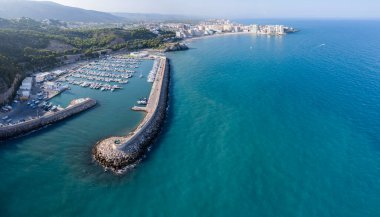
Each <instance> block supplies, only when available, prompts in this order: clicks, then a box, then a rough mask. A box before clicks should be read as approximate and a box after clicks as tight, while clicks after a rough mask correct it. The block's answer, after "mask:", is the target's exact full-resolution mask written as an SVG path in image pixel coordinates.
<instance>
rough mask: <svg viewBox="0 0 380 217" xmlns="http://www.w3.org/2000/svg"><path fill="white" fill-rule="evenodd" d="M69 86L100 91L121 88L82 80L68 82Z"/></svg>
mask: <svg viewBox="0 0 380 217" xmlns="http://www.w3.org/2000/svg"><path fill="white" fill-rule="evenodd" d="M68 83H69V84H72V85H76V86H80V87H85V88H87V87H89V88H91V89H99V90H101V91H111V92H113V91H115V90H117V89H122V88H123V87H121V86H119V85H116V84H115V85H112V84H105V83H99V82H91V81H82V80H73V79H69V80H68Z"/></svg>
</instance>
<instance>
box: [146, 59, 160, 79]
mask: <svg viewBox="0 0 380 217" xmlns="http://www.w3.org/2000/svg"><path fill="white" fill-rule="evenodd" d="M159 66H160V60H159V59H155V60H154V63H153V68H152V70H151V71H150V72H149V75H148V79H147V81H148V82H150V83H153V82H154V79H155V78H156V74H157V71H158V68H159Z"/></svg>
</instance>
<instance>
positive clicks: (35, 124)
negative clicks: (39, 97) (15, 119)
mask: <svg viewBox="0 0 380 217" xmlns="http://www.w3.org/2000/svg"><path fill="white" fill-rule="evenodd" d="M95 105H96V100H94V99H91V98H85V99H77V100H73V101H72V102H71V103H70V105H69V106H67V108H65V109H63V110H60V111H57V112H54V113H51V114H47V115H44V116H41V117H38V118H36V119H32V120H29V121H26V122H23V123H19V124H14V125H10V126H4V127H0V140H5V139H9V138H12V137H17V136H21V135H23V134H26V133H29V132H31V131H33V130H38V129H40V128H41V127H44V126H46V125H49V124H53V123H55V122H58V121H61V120H63V119H66V118H68V117H71V116H73V115H75V114H78V113H80V112H82V111H85V110H87V109H90V108H92V107H93V106H95Z"/></svg>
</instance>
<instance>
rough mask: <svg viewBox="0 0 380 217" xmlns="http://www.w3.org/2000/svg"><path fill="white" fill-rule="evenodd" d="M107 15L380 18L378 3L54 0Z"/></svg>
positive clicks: (340, 0)
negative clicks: (107, 13) (105, 12)
mask: <svg viewBox="0 0 380 217" xmlns="http://www.w3.org/2000/svg"><path fill="white" fill-rule="evenodd" d="M53 1H54V2H57V3H61V4H64V5H70V6H76V7H81V8H85V9H93V10H99V11H107V12H136V13H138V12H143V13H162V14H184V15H202V16H205V15H209V16H218V17H231V18H257V17H259V18H260V17H262V18H271V17H272V18H289V17H298V18H323V17H327V18H380V0H53Z"/></svg>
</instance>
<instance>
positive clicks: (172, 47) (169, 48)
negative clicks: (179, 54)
mask: <svg viewBox="0 0 380 217" xmlns="http://www.w3.org/2000/svg"><path fill="white" fill-rule="evenodd" d="M188 49H189V47H188V46H187V45H186V44H183V43H174V44H169V45H168V46H167V47H166V48H165V50H164V51H165V52H171V51H181V50H188Z"/></svg>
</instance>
